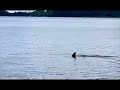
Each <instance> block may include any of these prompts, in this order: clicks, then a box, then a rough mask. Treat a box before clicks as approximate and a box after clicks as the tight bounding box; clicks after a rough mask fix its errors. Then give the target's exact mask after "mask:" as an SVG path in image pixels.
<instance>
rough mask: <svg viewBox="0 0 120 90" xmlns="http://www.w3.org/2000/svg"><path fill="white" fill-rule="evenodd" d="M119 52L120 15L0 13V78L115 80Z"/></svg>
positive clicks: (118, 75) (119, 68)
mask: <svg viewBox="0 0 120 90" xmlns="http://www.w3.org/2000/svg"><path fill="white" fill-rule="evenodd" d="M74 52H77V55H81V54H85V55H101V56H102V55H103V56H105V55H107V56H115V57H111V58H100V57H77V58H76V59H74V58H72V57H71V55H72V54H73V53H74ZM119 56H120V18H67V17H66V18H64V17H0V79H120V58H119Z"/></svg>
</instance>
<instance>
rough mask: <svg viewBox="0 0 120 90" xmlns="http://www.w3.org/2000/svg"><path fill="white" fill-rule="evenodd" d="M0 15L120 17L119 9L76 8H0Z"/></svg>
mask: <svg viewBox="0 0 120 90" xmlns="http://www.w3.org/2000/svg"><path fill="white" fill-rule="evenodd" d="M0 16H37V17H120V11H103V10H101V11H95V10H92V11H85V10H84V11H80V10H79V11H78V10H76V11H75V10H35V11H33V12H14V13H9V12H7V11H6V10H0Z"/></svg>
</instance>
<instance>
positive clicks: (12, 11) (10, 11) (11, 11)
mask: <svg viewBox="0 0 120 90" xmlns="http://www.w3.org/2000/svg"><path fill="white" fill-rule="evenodd" d="M7 11H8V12H9V13H14V12H33V11H35V10H7Z"/></svg>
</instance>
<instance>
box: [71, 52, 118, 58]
mask: <svg viewBox="0 0 120 90" xmlns="http://www.w3.org/2000/svg"><path fill="white" fill-rule="evenodd" d="M72 57H73V58H75V59H76V57H99V58H107V57H116V56H101V55H76V52H74V53H73V54H72Z"/></svg>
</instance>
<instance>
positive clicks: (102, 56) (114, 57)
mask: <svg viewBox="0 0 120 90" xmlns="http://www.w3.org/2000/svg"><path fill="white" fill-rule="evenodd" d="M76 57H96V58H107V59H116V58H117V59H120V57H119V56H105V55H76Z"/></svg>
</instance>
